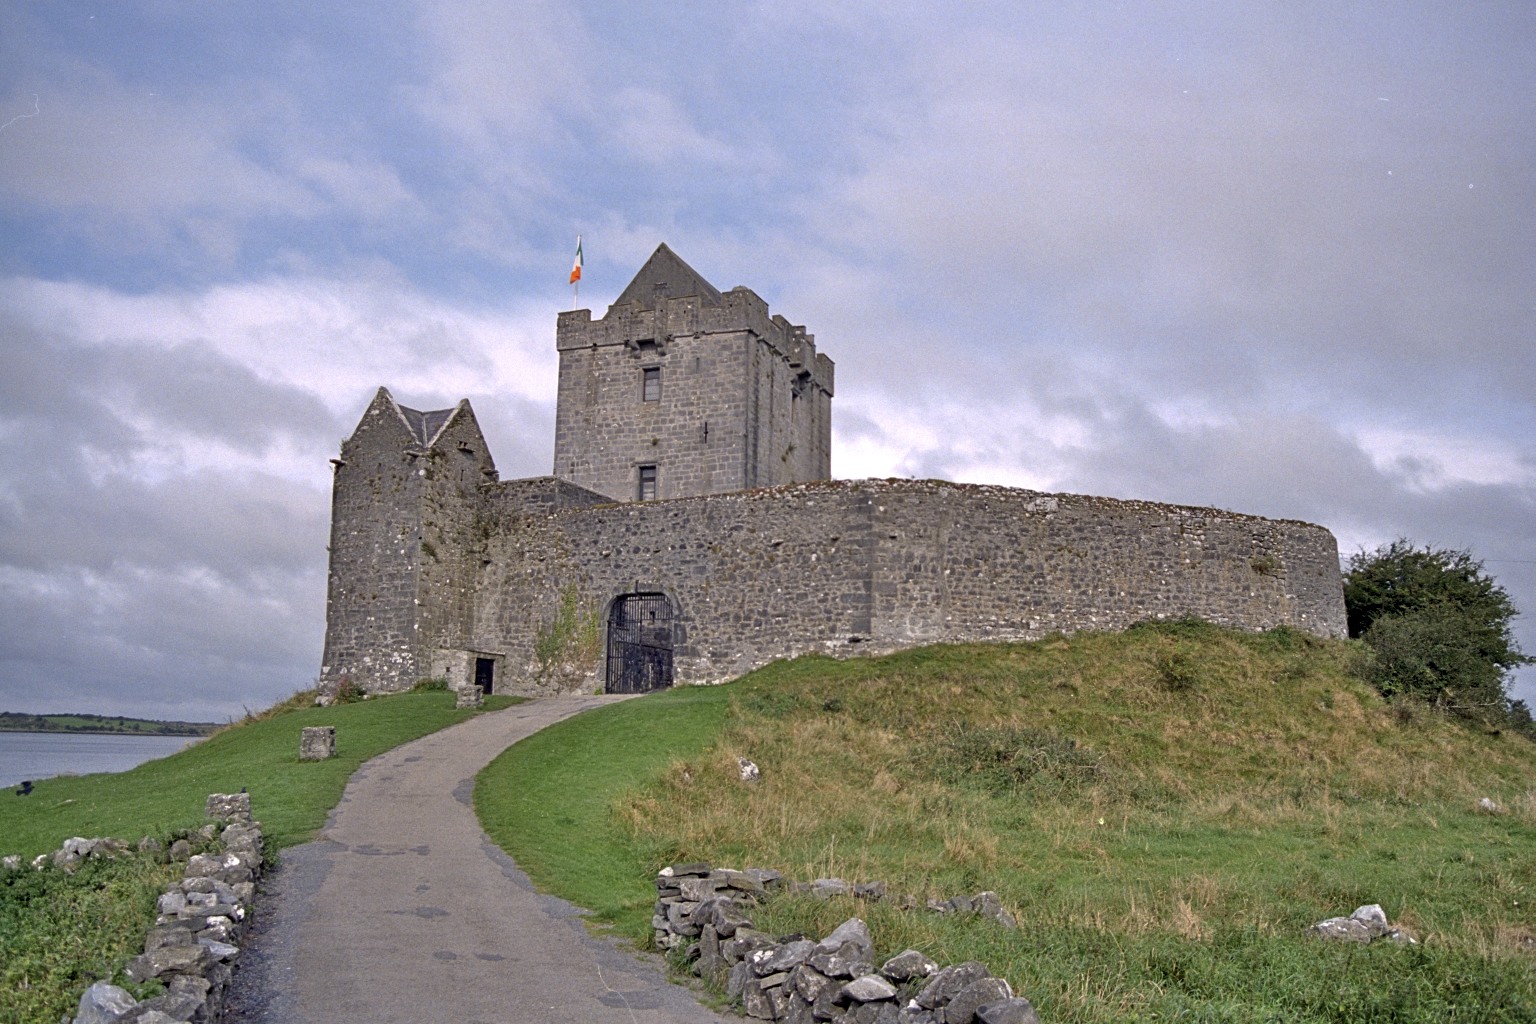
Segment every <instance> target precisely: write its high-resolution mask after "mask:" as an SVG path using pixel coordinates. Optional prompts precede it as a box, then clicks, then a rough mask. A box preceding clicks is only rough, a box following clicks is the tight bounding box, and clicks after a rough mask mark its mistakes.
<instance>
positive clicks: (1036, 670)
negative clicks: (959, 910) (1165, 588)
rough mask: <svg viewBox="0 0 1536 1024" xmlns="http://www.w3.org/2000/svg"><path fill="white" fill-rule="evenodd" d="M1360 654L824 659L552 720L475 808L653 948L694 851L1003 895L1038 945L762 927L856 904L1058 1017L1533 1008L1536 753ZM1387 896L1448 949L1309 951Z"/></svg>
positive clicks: (1133, 641)
mask: <svg viewBox="0 0 1536 1024" xmlns="http://www.w3.org/2000/svg"><path fill="white" fill-rule="evenodd" d="M1355 657H1356V653H1355V649H1354V648H1353V647H1352V646H1351V645H1347V644H1343V643H1334V642H1325V641H1320V640H1317V639H1315V638H1311V637H1308V636H1305V635H1303V634H1299V633H1296V632H1293V631H1289V630H1278V631H1274V632H1271V633H1267V634H1259V635H1253V634H1238V633H1231V632H1226V631H1222V630H1219V629H1216V628H1214V627H1210V626H1207V625H1204V624H1199V623H1176V624H1165V625H1160V626H1146V627H1140V628H1136V629H1132V630H1130V631H1127V632H1126V633H1123V634H1081V635H1078V636H1075V637H1071V638H1054V639H1049V640H1045V641H1041V642H1038V643H1032V644H1016V645H995V646H983V645H972V646H940V647H930V648H925V649H921V650H914V651H909V652H905V653H901V654H897V655H893V656H890V657H885V658H875V659H859V660H852V661H834V660H831V659H825V658H802V659H798V660H796V661H793V662H787V663H781V664H776V665H773V666H769V667H768V668H766V669H763V670H761V671H759V672H757V673H754V674H752V675H750V676H748V677H745V678H744V679H742V680H740V681H738V682H736V683H733V684H729V685H727V686H725V687H718V688H712V689H710V690H705V691H687V690H683V691H676V692H671V693H665V694H659V695H656V696H653V697H648V698H645V699H644V700H640V701H633V702H629V703H626V704H622V705H618V706H615V707H611V708H606V709H603V711H602V712H600V713H597V714H593V715H588V716H583V717H582V718H581V719H577V720H574V721H572V722H569V723H566V724H564V725H562V726H558V727H556V728H554V729H551V730H546V731H545V732H544V733H541V734H540V735H538V736H536V737H534V738H533V739H532V740H530V741H527V742H525V743H523V744H520V745H518V746H517V747H514V748H512V749H511V750H510V751H508V752H507V754H505V755H503V757H502V758H501V759H499V760H498V761H497V762H495V763H494V764H493V765H492V766H491V768H489V769H488V770H487V772H486V773H485V774H484V775H483V776H482V778H481V780H480V785H479V787H478V789H477V806H478V807H479V808H480V811H481V814H482V821H483V822H484V823H485V824H486V826H487V828H488V830H490V831H491V832H492V834H493V835H494V836H496V837H497V838H498V840H499V841H501V842H502V843H503V845H504V846H506V847H507V849H509V851H510V852H512V854H513V855H514V856H515V857H516V858H517V859H518V861H519V863H520V864H522V865H523V866H524V867H525V868H526V869H528V870H529V871H530V873H532V874H533V875H534V877H535V878H536V879H537V880H541V881H543V882H545V883H546V884H549V885H551V886H553V887H555V888H556V890H557V891H560V892H561V894H562V895H566V896H568V898H571V899H573V900H575V901H576V902H578V903H581V904H582V905H585V906H589V907H592V908H594V909H595V910H597V911H598V912H599V913H600V914H602V915H603V916H604V918H605V919H606V920H608V921H611V922H612V923H614V924H615V925H617V926H618V927H619V928H621V929H622V930H623V931H625V932H627V933H630V934H635V935H640V934H644V932H645V931H646V929H647V922H648V918H649V903H650V900H651V899H652V898H653V896H654V891H653V890H651V888H650V886H649V884H648V879H649V873H650V872H651V871H654V870H655V868H657V867H658V866H660V865H661V864H664V863H667V862H673V861H685V860H705V861H711V862H714V863H717V864H728V865H735V866H742V865H746V864H752V865H759V866H765V867H774V868H778V869H780V870H782V871H784V872H786V873H787V874H789V875H791V876H793V877H798V878H802V879H811V878H816V877H825V876H838V877H842V878H845V879H848V880H851V881H864V880H872V879H880V880H883V881H885V882H887V883H888V884H889V885H890V887H891V888H892V889H893V890H895V891H898V892H909V893H913V894H915V895H919V896H928V895H936V896H949V895H955V894H958V893H973V892H975V891H977V890H979V889H983V888H986V889H993V890H996V891H997V892H999V893H1000V894H1001V896H1002V897H1003V899H1004V901H1005V903H1006V904H1007V905H1008V906H1009V907H1010V909H1012V910H1013V911H1014V912H1015V914H1016V915H1017V916H1018V918H1019V920H1020V922H1021V925H1022V926H1021V928H1020V929H1018V930H1017V931H1014V932H1009V931H1005V930H1002V929H1000V928H998V927H996V926H994V925H991V924H987V923H983V922H978V921H974V920H967V919H962V918H939V917H935V916H932V915H929V914H926V913H901V912H898V911H895V910H891V909H888V908H885V907H879V908H870V907H861V906H860V905H857V904H853V903H851V902H850V903H839V902H834V903H832V904H823V903H818V902H815V901H810V900H792V899H791V900H782V901H779V902H778V903H776V904H775V905H773V906H772V907H771V908H769V909H768V910H767V911H766V912H765V916H764V917H763V918H762V920H761V921H760V923H763V924H766V925H767V926H768V927H770V928H772V929H775V930H779V931H783V932H790V931H802V930H803V931H806V932H813V931H814V932H819V933H824V932H825V931H826V930H828V929H830V927H831V926H832V925H835V924H836V923H837V921H839V920H841V919H842V918H843V917H846V916H848V915H850V914H852V913H862V914H864V915H865V916H866V917H868V918H869V919H870V921H871V924H872V926H873V927H874V928H875V930H876V941H877V942H878V943H880V945H881V948H882V949H883V950H885V951H887V952H891V953H894V952H896V951H899V950H900V949H901V948H904V947H905V946H908V945H915V946H918V947H919V948H922V949H924V950H925V951H927V952H929V953H930V954H931V955H934V956H936V957H938V958H939V959H940V960H941V961H951V962H953V961H959V960H964V959H971V958H977V959H983V960H986V961H987V962H988V963H989V964H991V965H992V966H993V968H994V970H996V971H998V972H999V973H1002V974H1004V975H1005V976H1006V977H1008V978H1009V979H1010V980H1011V981H1012V982H1013V983H1014V985H1015V986H1016V987H1017V988H1018V989H1020V990H1021V991H1023V992H1024V993H1026V994H1028V995H1029V996H1030V997H1031V998H1032V999H1034V1000H1035V1001H1036V1003H1037V1006H1039V1008H1040V1010H1041V1016H1042V1019H1044V1020H1049V1021H1057V1022H1059V1021H1105V1022H1107V1021H1120V1020H1171V1019H1181V1020H1234V1021H1236V1020H1242V1021H1250V1020H1284V1021H1313V1020H1317V1021H1335V1020H1337V1021H1345V1020H1350V1021H1353V1020H1403V1021H1409V1020H1413V1021H1419V1020H1422V1021H1431V1020H1434V1021H1440V1020H1529V1019H1532V1018H1533V1015H1536V960H1533V953H1532V951H1531V948H1530V947H1531V946H1532V945H1536V914H1533V907H1532V900H1533V898H1536V744H1532V743H1530V742H1529V741H1527V740H1524V739H1521V738H1519V737H1515V736H1512V735H1507V734H1506V735H1493V734H1490V733H1487V732H1480V731H1476V730H1471V729H1468V728H1466V727H1465V726H1462V725H1459V724H1456V723H1453V722H1450V721H1447V720H1444V719H1441V718H1439V717H1436V716H1434V715H1431V714H1428V713H1425V712H1422V711H1415V710H1414V709H1412V708H1410V707H1404V706H1396V707H1394V706H1390V705H1388V704H1386V703H1384V702H1383V701H1382V700H1381V699H1380V698H1379V697H1378V696H1377V695H1376V694H1375V693H1374V692H1373V691H1371V690H1370V689H1369V688H1368V687H1366V686H1364V685H1363V684H1362V683H1360V682H1359V681H1358V680H1357V679H1356V678H1355V676H1354V675H1353V674H1352V672H1351V665H1352V662H1353V659H1354V658H1355ZM738 756H743V757H748V758H751V759H752V760H753V761H755V762H757V764H758V765H759V766H760V767H761V769H762V773H763V780H762V781H761V782H760V783H758V784H757V785H755V786H746V785H743V784H741V783H740V782H739V781H738V779H737V762H736V758H737V757H738ZM561 765H564V766H570V765H584V766H588V767H587V768H585V769H583V770H582V771H581V773H580V774H579V776H576V777H572V776H571V775H569V774H565V775H562V774H560V772H559V771H557V770H555V766H561ZM573 789H579V790H580V791H581V797H580V799H579V800H578V801H574V802H573V801H571V800H569V799H566V798H565V794H569V793H571V792H572V791H573ZM1483 797H1488V798H1490V799H1492V800H1494V801H1496V802H1497V803H1498V804H1500V805H1501V806H1502V807H1503V808H1504V809H1505V811H1506V813H1503V814H1485V813H1480V812H1479V811H1478V809H1477V802H1478V800H1479V799H1481V798H1483ZM573 836H574V837H578V838H577V839H576V840H575V841H574V842H573V839H572V837H573ZM1363 903H1380V904H1382V905H1383V907H1384V908H1385V909H1386V911H1387V914H1388V915H1389V917H1390V918H1391V919H1392V920H1393V922H1394V923H1398V924H1401V925H1403V926H1405V927H1406V928H1408V929H1410V930H1411V931H1412V932H1413V933H1414V934H1416V935H1417V936H1418V937H1419V938H1420V939H1421V943H1422V944H1421V945H1419V946H1416V947H1410V948H1406V949H1405V948H1400V947H1389V946H1379V947H1377V946H1373V947H1370V948H1367V949H1362V948H1359V947H1350V948H1348V949H1344V948H1340V947H1337V946H1327V947H1324V946H1322V945H1320V944H1318V943H1315V942H1312V941H1310V940H1306V939H1304V938H1302V937H1301V932H1302V930H1303V929H1304V928H1305V927H1306V926H1307V925H1309V924H1311V923H1313V922H1315V921H1317V920H1320V919H1321V918H1324V917H1328V916H1332V915H1335V914H1348V913H1349V912H1350V911H1352V910H1353V909H1354V908H1355V907H1356V906H1358V905H1360V904H1363Z"/></svg>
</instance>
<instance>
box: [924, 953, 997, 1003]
mask: <svg viewBox="0 0 1536 1024" xmlns="http://www.w3.org/2000/svg"><path fill="white" fill-rule="evenodd" d="M991 973H992V972H991V971H988V970H987V968H986V965H985V964H980V963H977V962H976V961H975V960H968V961H966V962H965V963H963V964H955V965H954V966H953V967H946V968H944V969H943V970H941V971H938V972H936V973H935V974H934V975H933V977H932V978H930V979H928V984H926V985H924V986H923V990H922V991H921V992H919V993H918V994H917V1005H919V1006H921V1007H923V1008H924V1009H927V1010H934V1009H938V1008H939V1007H941V1006H944V1005H945V1004H947V1003H948V1002H949V1001H950V1000H951V999H953V998H954V997H955V996H956V995H957V994H958V993H959V992H960V990H961V989H963V988H965V987H966V986H967V985H969V984H971V983H972V982H975V981H980V980H981V979H982V978H987V977H990V976H991Z"/></svg>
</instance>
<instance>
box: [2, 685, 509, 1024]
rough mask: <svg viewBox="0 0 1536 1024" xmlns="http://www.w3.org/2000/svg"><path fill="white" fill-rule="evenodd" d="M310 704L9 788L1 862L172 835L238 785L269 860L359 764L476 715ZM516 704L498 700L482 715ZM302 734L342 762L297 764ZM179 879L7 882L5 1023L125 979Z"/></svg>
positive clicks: (27, 1021) (101, 875)
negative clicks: (118, 764) (150, 752)
mask: <svg viewBox="0 0 1536 1024" xmlns="http://www.w3.org/2000/svg"><path fill="white" fill-rule="evenodd" d="M310 696H312V695H307V694H302V695H299V696H298V697H296V698H295V699H294V700H293V701H291V702H289V704H288V705H287V706H285V707H279V708H275V709H273V710H271V711H269V712H266V713H264V714H263V715H262V716H260V717H257V718H252V719H249V720H247V721H244V722H241V723H239V724H236V725H233V726H231V727H229V728H227V729H224V730H223V731H221V732H220V733H218V734H217V735H215V736H213V737H211V738H209V739H207V740H205V741H203V742H201V743H198V744H196V745H195V746H192V747H190V748H188V749H186V750H183V751H181V752H179V753H176V754H173V755H171V756H170V757H166V758H162V759H160V760H158V761H151V762H148V763H146V764H143V765H140V766H139V767H137V768H135V769H133V770H131V771H127V772H119V773H114V774H100V775H82V776H68V777H64V778H57V779H45V780H44V781H42V782H39V783H37V785H36V788H35V789H34V790H33V792H32V794H31V795H30V796H26V797H17V796H14V795H12V794H11V793H10V792H8V791H7V792H4V793H0V854H11V853H18V854H23V855H25V856H26V857H28V858H29V859H30V857H32V856H33V855H35V854H38V853H43V852H47V851H49V850H54V849H57V848H58V846H59V844H60V842H62V841H63V840H64V839H66V838H68V837H70V836H114V837H117V838H121V839H127V840H130V841H132V840H135V839H138V838H139V837H141V836H145V835H149V836H154V837H157V838H160V839H166V838H168V837H170V836H172V835H174V834H176V833H178V832H182V831H185V830H188V829H192V828H195V827H197V826H199V825H201V824H203V822H204V820H205V819H204V818H203V805H204V801H205V800H206V799H207V796H208V794H209V793H216V792H237V791H238V790H239V789H240V788H241V787H242V786H243V787H246V788H247V789H248V790H249V792H250V794H251V808H252V810H253V812H254V813H255V815H256V816H257V817H258V818H259V819H260V820H261V822H262V825H263V827H264V829H265V831H266V839H267V849H268V852H269V853H270V852H271V851H273V850H277V849H280V848H282V847H284V846H289V845H292V844H294V843H299V842H303V841H305V840H307V839H309V838H310V837H311V836H312V835H313V834H314V833H315V831H316V830H318V829H319V828H320V826H321V825H323V824H324V823H325V817H326V814H327V813H328V812H329V811H330V809H331V808H332V807H334V806H335V805H336V803H337V801H338V800H340V799H341V794H342V791H343V789H345V787H346V784H347V780H348V779H349V778H350V777H351V775H352V773H353V772H354V771H356V770H357V768H358V766H359V765H361V764H362V763H363V762H364V761H366V760H368V759H369V758H371V757H374V756H376V755H378V754H382V753H384V752H385V751H386V750H389V749H391V748H392V747H396V746H399V745H400V744H401V743H405V742H407V741H409V740H413V739H416V738H417V737H419V736H424V735H426V734H427V733H430V732H435V731H436V730H438V729H441V728H444V727H446V726H449V725H453V724H454V723H456V722H460V721H463V720H464V719H466V718H468V717H470V716H471V715H474V714H479V713H480V712H475V711H461V710H458V709H456V708H455V707H454V696H453V694H451V693H445V692H423V693H408V694H401V695H398V696H391V697H384V698H380V699H377V700H370V701H364V702H360V703H356V704H343V705H340V706H337V707H330V708H316V707H312V706H305V705H307V704H308V700H307V698H308V697H310ZM513 703H516V700H515V699H513V698H507V697H491V698H488V699H487V701H486V708H485V710H496V709H499V708H503V707H507V706H509V705H511V704H513ZM307 725H333V726H335V727H336V757H335V758H333V759H331V760H327V761H316V762H308V763H305V762H300V761H299V757H298V752H299V733H300V730H301V729H302V728H303V727H304V726H307ZM178 874H179V869H178V868H177V867H175V866H160V865H156V864H153V863H152V862H148V861H145V860H143V859H137V858H135V859H131V860H123V861H105V862H94V861H93V862H87V863H86V864H85V865H84V866H82V868H81V869H80V870H79V871H78V872H77V873H76V874H74V875H66V874H64V873H63V872H59V871H43V872H35V871H31V870H23V871H19V872H6V873H0V1024H31V1022H34V1021H51V1020H58V1019H59V1018H60V1016H61V1015H64V1014H66V1013H67V1012H71V1011H73V1009H74V1007H75V1006H76V1005H77V1003H78V1001H79V998H80V993H81V992H82V991H84V989H85V988H86V987H87V986H89V985H90V984H91V983H92V982H93V981H96V980H99V979H103V978H108V979H112V980H115V981H116V982H118V983H120V984H121V983H124V981H125V979H123V978H122V977H121V976H120V973H119V968H121V966H122V965H123V964H124V963H126V962H127V960H128V958H129V957H130V956H132V955H133V954H135V953H137V952H139V951H140V950H141V949H142V948H143V941H144V933H145V932H146V931H148V929H149V927H150V925H151V924H153V922H154V905H155V898H156V896H158V895H159V893H160V891H161V889H162V887H163V886H164V885H165V883H166V882H168V881H169V880H171V879H172V878H173V877H175V876H177V875H178Z"/></svg>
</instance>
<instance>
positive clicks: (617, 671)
mask: <svg viewBox="0 0 1536 1024" xmlns="http://www.w3.org/2000/svg"><path fill="white" fill-rule="evenodd" d="M671 685H672V602H671V600H669V599H668V598H667V595H665V594H625V595H623V596H622V597H619V598H616V599H615V600H614V602H613V607H612V608H610V609H609V610H608V672H607V679H606V685H605V689H606V690H607V692H609V693H648V692H650V691H651V690H662V689H665V688H666V687H668V686H671Z"/></svg>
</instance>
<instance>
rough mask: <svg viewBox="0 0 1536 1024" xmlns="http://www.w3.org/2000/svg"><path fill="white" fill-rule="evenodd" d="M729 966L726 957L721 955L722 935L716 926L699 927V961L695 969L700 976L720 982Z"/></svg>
mask: <svg viewBox="0 0 1536 1024" xmlns="http://www.w3.org/2000/svg"><path fill="white" fill-rule="evenodd" d="M727 966H728V965H727V964H726V962H725V957H723V956H721V955H720V936H719V935H718V934H717V933H716V932H715V926H714V925H712V924H706V925H704V926H703V927H702V928H700V929H699V961H698V963H696V964H695V965H694V971H695V972H697V974H698V975H699V977H701V978H704V979H705V980H707V981H711V982H714V983H716V984H718V983H719V981H720V976H721V975H723V974H724V973H725V969H726V967H727Z"/></svg>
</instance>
